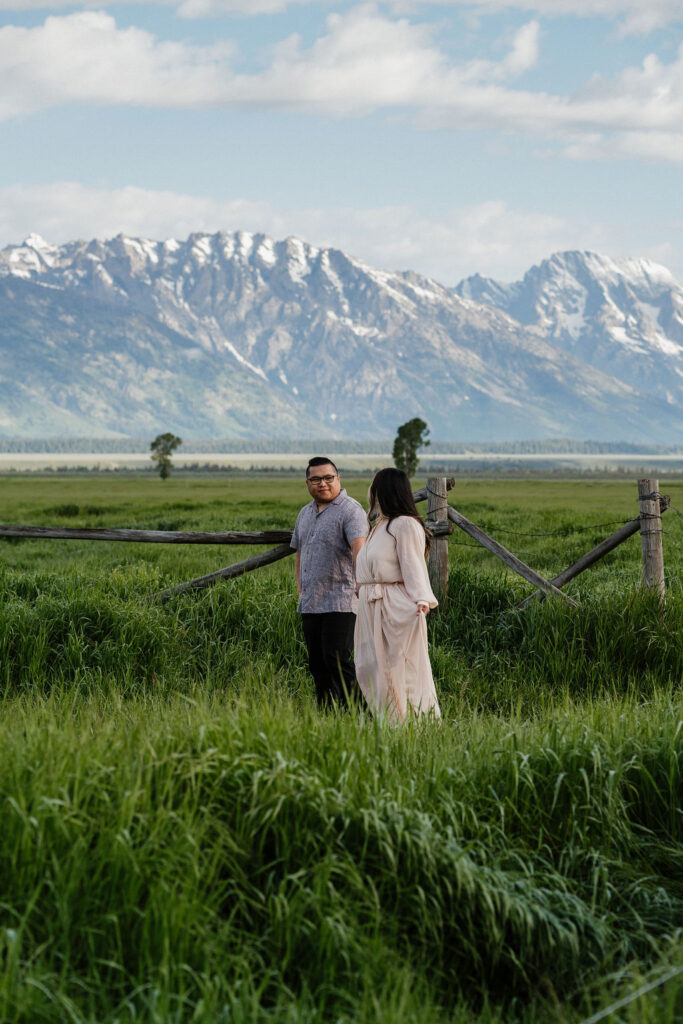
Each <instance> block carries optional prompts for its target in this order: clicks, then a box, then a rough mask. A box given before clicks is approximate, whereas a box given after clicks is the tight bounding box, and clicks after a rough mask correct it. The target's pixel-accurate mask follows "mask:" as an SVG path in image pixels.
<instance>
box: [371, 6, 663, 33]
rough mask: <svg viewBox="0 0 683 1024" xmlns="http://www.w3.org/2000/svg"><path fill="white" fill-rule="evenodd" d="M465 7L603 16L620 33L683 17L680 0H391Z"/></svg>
mask: <svg viewBox="0 0 683 1024" xmlns="http://www.w3.org/2000/svg"><path fill="white" fill-rule="evenodd" d="M425 4H429V5H432V6H433V5H435V4H438V5H440V6H442V7H457V8H465V9H467V10H468V11H476V12H477V13H479V14H493V13H495V12H497V11H504V10H517V11H526V12H529V13H533V14H536V15H538V16H540V17H545V18H552V17H562V16H569V17H578V18H595V17H600V18H606V19H608V20H610V21H615V20H616V21H618V22H619V23H620V30H621V32H622V33H623V34H628V35H644V34H647V33H648V32H652V31H653V30H654V29H658V28H663V27H664V26H666V25H670V24H676V23H680V22H682V21H683V4H681V0H390V6H391V7H392V8H393V10H394V11H396V12H398V13H405V12H406V11H414V10H418V9H419V8H420V7H421V6H423V5H425Z"/></svg>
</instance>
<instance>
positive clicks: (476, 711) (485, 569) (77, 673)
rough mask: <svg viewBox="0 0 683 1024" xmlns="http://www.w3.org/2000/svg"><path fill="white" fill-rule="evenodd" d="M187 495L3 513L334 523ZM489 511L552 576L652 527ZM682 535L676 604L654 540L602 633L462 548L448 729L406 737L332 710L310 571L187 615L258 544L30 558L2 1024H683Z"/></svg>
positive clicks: (591, 596)
mask: <svg viewBox="0 0 683 1024" xmlns="http://www.w3.org/2000/svg"><path fill="white" fill-rule="evenodd" d="M95 483H97V485H98V487H99V488H100V489H99V490H97V489H96V488H95V486H94V484H95ZM167 483H168V484H170V487H168V486H167V485H163V489H162V485H161V484H160V483H159V482H157V481H154V482H150V481H147V482H145V481H142V482H141V481H139V480H131V481H126V480H125V479H124V480H117V481H115V482H114V481H112V482H107V481H104V482H100V481H97V482H94V481H92V480H79V481H78V482H77V483H75V482H68V481H64V480H61V479H59V480H54V481H42V482H41V481H36V480H26V481H22V480H12V481H10V484H11V486H10V487H9V489H6V488H4V486H3V490H2V493H0V516H1V517H2V518H3V519H5V520H6V521H14V522H17V521H23V522H37V523H40V522H64V523H65V524H70V525H75V524H81V523H83V524H92V525H95V524H96V523H98V524H102V525H104V524H106V525H112V526H116V525H118V526H144V525H147V526H155V527H158V528H169V529H170V528H188V529H192V528H206V527H214V528H230V527H234V528H257V527H262V526H266V525H272V526H287V525H290V524H291V522H292V521H293V517H294V514H295V512H296V509H297V507H298V505H299V504H300V502H301V501H303V500H305V496H304V495H301V494H300V490H301V488H300V485H299V484H295V483H293V482H291V481H286V482H285V483H284V484H283V485H282V486H280V484H279V482H277V481H271V480H268V481H264V482H262V483H258V482H253V481H247V482H244V481H240V482H239V484H236V485H234V486H233V485H230V486H229V487H226V485H225V484H224V483H223V482H220V481H215V480H210V481H202V480H186V481H182V480H176V479H174V480H171V481H169V482H167ZM366 486H367V482H364V481H357V482H352V483H351V485H350V489H351V490H352V491H353V492H355V493H356V496H358V497H359V498H361V497H362V496H363V491H364V490H365V489H366ZM231 488H232V489H231ZM460 489H461V492H462V493H461V495H460V496H459V497H461V498H462V501H460V500H458V501H456V502H455V503H456V504H459V506H460V507H461V508H462V509H463V511H465V512H466V514H468V515H469V516H470V517H471V518H473V519H475V520H476V521H478V522H482V524H483V525H484V526H485V527H486V528H487V529H489V530H490V531H491V532H492V533H494V535H495V534H496V531H497V530H499V531H501V532H500V534H499V535H500V538H501V540H503V542H504V543H506V545H507V546H508V547H511V548H512V549H513V550H515V551H518V552H519V553H520V554H522V550H521V545H522V544H525V545H528V546H529V547H530V548H531V550H530V551H528V552H526V559H527V561H529V562H530V563H531V564H533V565H534V566H535V567H537V568H539V569H541V570H542V571H545V572H546V573H547V574H549V575H550V574H552V572H554V571H558V570H559V569H561V568H563V567H564V565H566V564H568V563H569V562H571V561H572V560H573V559H574V558H575V557H576V555H577V554H579V553H581V551H582V550H585V549H586V548H588V547H590V546H591V544H592V543H594V541H595V540H596V539H598V535H596V536H593V534H592V532H591V530H592V527H593V525H595V524H598V523H601V522H606V521H608V520H610V519H611V518H612V517H614V518H617V517H618V516H621V517H623V518H628V516H629V514H634V510H633V509H632V507H631V506H632V504H633V502H632V499H633V495H632V494H631V491H632V490H635V488H634V487H633V488H631V489H629V488H628V487H627V486H625V485H621V484H620V485H618V486H617V485H611V486H610V487H606V490H605V492H604V493H603V492H602V491H601V490H600V487H599V485H597V484H595V483H592V484H590V485H585V489H583V490H582V491H581V495H580V496H581V505H579V504H578V503H576V497H575V496H574V499H573V498H572V495H573V493H575V492H576V485H571V486H570V485H563V484H556V483H553V484H548V485H542V484H539V483H536V482H530V483H528V484H526V485H522V484H519V483H515V484H514V485H510V486H508V485H504V484H497V483H487V482H478V483H477V484H476V486H472V487H470V485H469V484H462V485H460ZM671 490H672V491H673V488H671ZM681 491H682V494H681V498H678V497H677V496H676V495H674V498H675V503H676V504H677V505H678V506H679V507H680V506H681V505H683V488H681ZM572 500H574V504H572ZM264 516H265V517H266V519H267V521H266V519H264ZM677 523H678V520H676V519H675V518H674V519H672V523H671V531H670V540H669V541H667V540H666V538H665V544H667V545H668V546H667V548H666V562H667V569H668V574H669V580H668V592H667V602H666V605H665V606H664V607H663V608H662V607H661V606H660V605H659V604H658V603H656V602H654V601H653V600H652V599H651V598H648V597H647V595H644V594H643V593H642V591H641V590H640V588H639V586H638V576H639V558H640V554H639V545H638V543H637V538H636V539H635V540H634V541H631V542H629V543H628V544H627V545H624V546H623V547H622V548H620V549H619V550H618V551H617V552H616V553H615V554H614V555H613V556H610V558H609V559H607V560H606V561H605V562H604V563H601V565H600V566H598V567H597V568H596V569H595V570H592V571H590V572H589V573H587V574H586V575H585V576H584V577H582V578H581V579H580V580H578V581H576V582H575V583H574V584H572V585H571V587H570V589H571V592H572V594H573V596H574V597H575V598H576V599H577V600H578V601H579V607H578V608H577V609H571V608H568V607H566V606H565V605H564V604H563V603H560V602H554V601H551V602H546V603H543V604H541V603H540V602H539V603H537V604H536V605H535V606H532V607H531V608H529V609H528V610H526V611H524V612H522V613H520V612H518V611H516V610H515V603H516V602H517V601H518V600H519V599H520V598H521V597H522V596H524V595H525V594H526V593H528V588H527V586H526V584H524V583H522V582H521V581H520V580H519V579H518V578H517V577H512V576H510V575H509V574H508V573H507V572H506V571H505V570H504V569H503V568H501V566H500V563H497V562H496V563H494V562H493V561H492V560H491V559H490V558H489V556H488V555H486V554H484V553H482V551H481V550H477V549H473V548H469V547H464V546H462V544H463V538H462V537H454V538H453V539H452V541H451V548H450V558H451V577H450V593H449V601H448V605H447V607H446V608H445V609H443V610H442V611H441V612H440V613H439V615H436V616H430V620H429V634H430V653H431V658H432V664H433V667H434V672H435V679H436V684H437V689H438V691H439V697H440V700H441V706H442V710H443V713H444V717H443V719H442V721H441V722H440V723H439V722H427V721H425V722H415V721H413V722H410V723H408V724H407V725H406V726H405V727H401V728H391V727H389V726H387V725H386V724H384V723H381V722H376V721H371V720H370V719H368V718H367V717H365V716H363V715H362V714H360V715H356V714H351V715H347V716H338V715H320V714H319V713H318V711H317V709H316V708H315V705H314V701H313V697H312V686H311V683H310V680H309V677H308V673H307V670H306V657H305V650H304V646H303V641H302V638H301V634H300V627H299V622H298V617H297V615H296V611H295V587H294V580H293V566H292V564H291V562H289V561H285V562H281V563H278V564H276V565H273V566H270V567H268V568H266V569H264V570H260V571H259V572H258V573H256V574H252V575H249V576H246V577H242V578H240V579H238V580H235V581H233V582H231V583H228V584H223V585H218V586H216V587H215V588H213V589H211V590H209V591H204V592H199V593H195V594H190V595H184V596H180V597H177V598H175V599H173V600H172V601H170V602H169V603H168V604H166V605H160V604H158V603H157V602H156V601H155V600H154V595H155V594H156V593H158V592H159V591H160V590H161V589H163V588H164V587H166V586H168V585H171V584H173V583H175V582H180V581H181V580H183V579H188V578H190V577H192V576H195V575H200V574H202V573H204V572H207V571H209V570H210V569H212V568H217V567H218V566H220V565H221V564H225V562H228V561H230V560H236V559H239V558H242V557H245V556H246V555H248V554H249V553H250V549H244V548H240V549H230V551H229V552H226V550H225V549H221V550H218V551H217V550H216V549H213V548H183V549H179V548H169V547H163V546H153V545H147V546H145V545H115V544H101V545H100V544H94V543H92V544H89V545H88V544H86V543H78V542H74V543H70V542H44V541H38V542H30V541H22V542H20V543H7V542H1V541H0V689H1V691H2V698H1V699H2V716H1V717H0V799H1V801H2V803H1V804H0V806H1V807H2V828H1V829H0V879H1V885H0V1020H2V1021H3V1022H4V1021H8V1022H22V1024H24V1022H26V1024H29V1022H30V1024H33V1022H40V1021H46V1022H47V1021H49V1022H53V1021H54V1022H62V1021H77V1022H84V1024H85V1022H88V1024H90V1022H92V1024H95V1022H97V1024H100V1022H107V1024H110V1022H111V1024H114V1022H129V1021H130V1022H133V1021H144V1022H150V1024H152V1022H154V1024H162V1022H163V1024H166V1022H178V1024H180V1022H186V1021H187V1022H190V1021H195V1022H207V1024H208V1022H214V1021H219V1022H223V1021H225V1022H228V1021H229V1022H231V1024H232V1022H239V1021H244V1022H247V1021H249V1022H252V1021H255V1022H260V1021H263V1022H266V1021H277V1022H280V1021H291V1022H292V1024H293V1022H295V1021H296V1022H300V1021H303V1022H311V1024H318V1022H319V1024H330V1022H337V1021H340V1022H343V1024H347V1022H348V1024H351V1022H356V1021H360V1022H368V1024H370V1022H387V1024H389V1022H391V1024H393V1022H398V1021H400V1022H407V1024H412V1022H413V1021H414V1022H415V1024H417V1022H425V1024H430V1022H434V1024H436V1022H439V1024H445V1022H446V1021H448V1022H451V1021H453V1022H456V1024H458V1022H462V1024H473V1022H475V1021H477V1022H480V1024H485V1022H486V1024H513V1022H520V1024H521V1022H526V1024H551V1022H561V1024H562V1022H564V1024H579V1022H580V1021H582V1020H583V1019H585V1018H588V1017H589V1015H591V1014H595V1013H596V1012H598V1011H599V1010H601V1009H603V1010H607V1009H608V1008H609V1007H610V1006H611V1005H612V1004H615V1005H616V1004H617V1003H621V1002H623V1001H624V1000H625V999H629V1000H630V1001H629V1002H627V1003H625V1005H624V1006H623V1007H620V1008H619V1009H617V1010H615V1011H614V1012H612V1013H609V1014H608V1017H607V1018H605V1019H608V1020H609V1021H611V1022H612V1024H617V1022H622V1024H623V1022H624V1021H629V1022H633V1024H635V1022H636V1021H638V1022H640V1021H643V1022H646V1024H647V1022H649V1021H652V1022H653V1024H654V1022H657V1024H660V1022H662V1024H674V1022H677V1021H678V1020H681V1019H683V975H681V974H679V975H673V974H671V971H672V969H673V968H676V967H677V966H679V965H681V964H682V963H683V952H682V947H683V943H682V942H681V928H683V834H682V833H683V814H682V811H681V793H682V792H683V779H682V778H681V775H682V772H683V703H682V699H683V698H682V697H681V686H680V683H681V679H683V595H682V594H681V583H680V578H681V577H680V569H681V567H682V566H683V557H682V554H683V545H681V547H680V549H679V548H677V546H676V543H675V541H676V536H677V535H676V534H675V529H676V528H677ZM585 526H591V530H588V531H585V530H583V529H582V532H579V533H577V532H576V528H577V527H581V528H583V527H585ZM612 528H613V527H605V529H604V530H603V533H602V535H604V534H605V533H607V532H610V529H612ZM504 529H510V530H516V531H518V533H520V534H521V533H532V534H544V533H548V532H550V533H552V536H551V537H539V536H532V537H523V538H522V537H519V538H517V540H515V538H514V536H512V535H510V536H505V535H503V533H502V531H503V530H504ZM667 971H668V972H669V973H670V976H668V975H667V974H666V972H667ZM661 977H668V980H667V981H666V982H665V983H664V984H663V985H661V986H659V987H656V988H649V989H648V990H647V991H644V993H643V994H642V995H638V991H639V989H641V988H643V989H645V988H647V985H648V983H651V982H654V981H657V980H658V978H661ZM631 996H635V998H633V999H631Z"/></svg>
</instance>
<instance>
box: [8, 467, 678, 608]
mask: <svg viewBox="0 0 683 1024" xmlns="http://www.w3.org/2000/svg"><path fill="white" fill-rule="evenodd" d="M454 484H455V480H454V479H453V478H451V479H449V480H447V479H446V478H445V477H431V478H430V479H429V480H428V481H427V486H426V487H423V488H422V489H421V490H418V491H414V492H413V497H414V499H415V501H416V502H421V501H425V500H426V501H427V525H428V526H429V529H430V530H431V532H432V534H433V536H434V538H435V541H434V543H433V544H432V549H431V550H430V557H429V572H430V579H431V581H432V586H433V588H434V590H435V592H436V593H437V596H438V597H439V600H440V602H441V605H442V607H443V605H444V603H445V600H446V596H447V590H448V548H447V542H448V534H449V533H451V532H452V531H453V524H454V525H455V526H457V527H458V528H459V529H461V530H463V531H464V532H465V533H467V534H468V535H469V536H470V537H472V538H473V539H474V540H476V541H477V543H479V544H481V545H482V547H484V548H486V549H487V550H488V551H490V552H491V553H492V554H494V555H495V556H496V557H497V558H500V559H501V561H502V562H504V563H505V565H507V566H508V567H509V568H511V569H512V570H513V571H514V572H516V573H518V574H519V575H520V576H522V577H523V578H524V579H525V580H527V582H529V583H531V584H533V586H534V587H536V591H535V593H533V594H531V595H529V597H526V598H525V599H524V600H523V601H521V602H520V603H519V604H518V605H517V607H518V608H520V609H521V608H524V607H526V606H527V605H528V604H529V603H530V602H531V601H532V600H534V598H536V597H539V596H540V598H541V599H543V598H544V597H546V596H548V597H561V598H562V599H563V600H564V601H566V602H567V603H568V604H570V605H572V606H574V607H576V602H575V601H573V600H572V599H571V598H570V597H568V596H567V595H566V594H564V593H563V592H562V590H561V587H563V586H564V585H565V584H566V583H568V582H569V581H570V580H572V579H574V578H575V577H576V576H578V575H579V574H580V573H582V572H583V571H584V570H585V569H587V568H589V567H590V566H591V565H594V564H595V563H596V562H597V561H598V560H599V559H600V558H603V557H604V555H606V554H608V553H609V552H610V551H613V550H614V549H615V548H616V547H617V546H618V545H619V544H621V543H623V541H625V540H627V539H628V537H631V536H633V535H634V534H635V533H637V532H638V531H640V533H641V538H642V548H643V575H644V582H645V586H646V587H647V588H649V589H651V590H653V591H655V592H657V593H658V594H659V595H660V596H662V595H663V593H664V562H663V553H662V529H661V517H662V514H663V513H664V512H665V511H666V509H667V508H668V507H669V499H668V497H667V496H666V495H664V496H662V495H660V494H659V490H658V488H659V482H658V481H657V480H653V479H647V480H640V481H639V482H638V496H639V501H640V515H639V516H638V517H637V518H636V519H633V520H631V521H630V522H628V523H625V524H624V526H622V527H621V528H620V529H619V530H617V531H616V532H615V533H613V534H612V535H611V536H610V537H607V538H606V539H605V540H604V541H602V542H601V543H600V544H598V545H597V546H596V547H594V548H593V549H592V550H591V551H589V552H587V553H586V554H585V555H582V557H581V558H579V559H578V560H577V561H576V562H574V564H573V565H570V566H569V567H568V568H567V569H565V570H563V572H561V573H559V574H558V575H557V576H554V577H553V579H551V580H547V579H545V578H544V577H543V576H541V575H540V573H537V572H536V571H535V570H534V569H532V568H531V567H530V566H528V565H526V564H525V563H524V562H522V561H521V559H519V558H517V556H516V555H513V554H512V552H511V551H508V550H507V548H505V547H503V545H502V544H500V543H499V542H498V541H497V540H494V539H493V538H492V537H489V535H488V534H487V533H485V532H484V530H482V529H481V527H480V526H477V525H476V523H473V522H471V521H470V520H469V519H468V518H467V517H466V516H464V515H463V514H462V513H461V512H459V511H458V510H457V509H455V508H453V506H452V505H449V504H448V503H447V491H449V490H450V489H452V487H453V486H454ZM0 537H19V538H29V537H32V538H35V539H40V538H43V539H48V538H49V539H55V540H99V541H119V542H126V543H131V542H132V543H144V544H250V545H256V544H275V545H276V546H275V547H273V548H271V549H270V550H268V551H265V552H263V553H261V554H258V555H252V556H251V557H250V558H245V559H243V560H242V561H241V562H236V563H234V564H233V565H229V566H226V567H225V568H223V569H218V570H216V571H215V572H212V573H208V574H207V575H205V576H199V577H198V578H197V579H194V580H189V581H188V582H187V583H180V584H178V585H177V586H175V587H170V588H168V589H167V590H164V591H162V592H161V593H160V594H158V595H157V600H161V601H166V600H168V598H169V597H171V596H172V595H174V594H180V593H184V592H186V591H188V590H199V589H202V588H204V587H209V586H211V585H212V584H214V583H216V582H218V581H219V580H226V579H234V578H235V577H236V576H241V575H242V574H243V573H245V572H251V570H253V569H258V568H260V567H261V566H264V565H270V564H271V563H272V562H277V561H279V559H281V558H286V557H287V556H288V555H292V554H294V551H293V549H292V548H291V547H290V546H289V542H290V540H291V538H292V531H291V530H219V531H206V530H202V531H199V530H127V529H107V528H99V527H54V526H13V525H0Z"/></svg>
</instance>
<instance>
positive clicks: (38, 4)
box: [0, 0, 317, 18]
mask: <svg viewBox="0 0 683 1024" xmlns="http://www.w3.org/2000/svg"><path fill="white" fill-rule="evenodd" d="M145 2H146V3H148V4H155V5H159V6H166V7H175V8H176V11H177V13H178V14H179V15H180V16H181V17H183V18H204V17H207V16H212V17H216V16H219V15H221V14H242V15H258V14H274V13H276V12H278V11H284V10H286V9H287V8H288V7H291V6H293V5H295V4H304V3H315V2H317V0H145ZM125 3H130V0H0V11H46V10H63V9H64V8H66V7H71V8H73V7H82V8H85V9H86V10H89V9H92V10H101V9H102V8H103V7H104V6H105V5H106V6H107V7H114V6H116V5H120V4H125Z"/></svg>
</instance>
